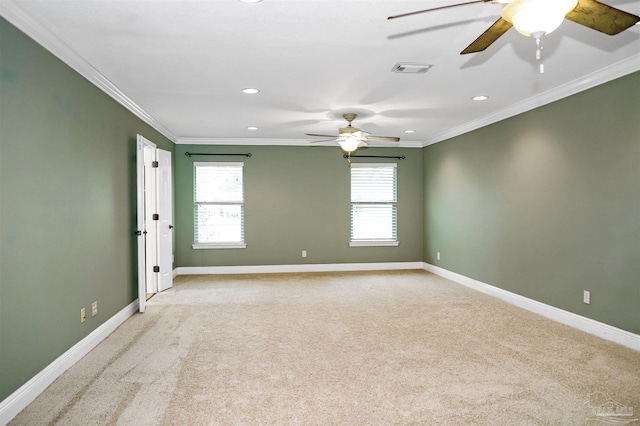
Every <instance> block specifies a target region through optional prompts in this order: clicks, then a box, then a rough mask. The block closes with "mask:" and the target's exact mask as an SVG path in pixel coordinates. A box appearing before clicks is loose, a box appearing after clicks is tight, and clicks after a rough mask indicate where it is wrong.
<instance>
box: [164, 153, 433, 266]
mask: <svg viewBox="0 0 640 426" xmlns="http://www.w3.org/2000/svg"><path fill="white" fill-rule="evenodd" d="M185 151H186V152H195V153H244V152H250V153H251V154H252V156H251V157H250V158H244V157H204V156H202V157H196V156H193V157H191V158H189V157H187V156H185V155H184V152H185ZM362 155H405V156H406V159H405V160H379V159H357V160H356V159H354V160H353V161H359V162H363V161H387V162H389V161H393V162H397V164H398V240H399V241H400V245H399V246H398V247H349V235H350V201H349V200H350V198H349V197H350V186H349V185H350V178H349V176H350V174H349V170H350V169H349V163H348V162H347V160H346V159H344V158H343V157H342V151H341V150H340V149H339V148H338V147H291V146H269V147H266V146H202V145H178V146H176V173H175V176H176V177H175V184H176V220H175V221H176V265H177V266H220V265H225V266H227V265H293V264H303V263H367V262H420V261H422V222H423V219H422V218H423V208H422V206H423V203H422V199H423V192H424V190H423V186H422V154H421V151H420V150H419V149H399V148H392V149H388V148H384V149H382V148H376V149H373V148H370V149H367V150H365V151H363V152H362ZM194 161H244V162H245V166H244V185H245V240H246V243H247V248H246V249H225V250H220V249H215V250H194V249H192V248H191V244H192V243H193V162H194ZM302 250H307V253H308V255H307V258H302V256H301V252H302Z"/></svg>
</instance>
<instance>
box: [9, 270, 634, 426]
mask: <svg viewBox="0 0 640 426" xmlns="http://www.w3.org/2000/svg"><path fill="white" fill-rule="evenodd" d="M616 410H617V411H616ZM631 410H634V413H633V414H631ZM639 413H640V353H638V352H635V351H633V350H631V349H628V348H625V347H623V346H619V345H617V344H614V343H609V342H607V341H605V340H602V339H599V338H597V337H593V336H591V335H588V334H585V333H582V332H580V331H577V330H574V329H571V328H569V327H566V326H563V325H560V324H557V323H554V322H552V321H549V320H546V319H544V318H542V317H540V316H537V315H535V314H532V313H530V312H527V311H524V310H521V309H518V308H515V307H513V306H510V305H508V304H506V303H504V302H501V301H499V300H497V299H493V298H491V297H488V296H486V295H483V294H480V293H477V292H475V291H472V290H470V289H467V288H465V287H462V286H459V285H457V284H454V283H452V282H450V281H447V280H444V279H442V278H439V277H437V276H435V275H432V274H429V273H427V272H423V271H400V272H376V273H327V274H268V275H256V276H251V275H242V276H230V275H227V276H180V277H178V279H177V280H176V283H175V287H174V288H173V289H171V290H168V291H166V292H164V293H162V294H158V295H156V296H154V297H153V298H152V299H151V300H150V301H149V304H148V309H147V313H145V314H142V315H134V316H133V317H131V318H130V319H129V320H127V321H126V322H125V323H124V324H123V325H122V326H120V327H119V328H118V330H116V332H115V333H113V334H112V335H111V336H109V337H108V338H107V339H106V340H105V341H104V342H102V343H101V344H100V345H99V346H98V347H97V348H96V349H94V350H93V351H92V352H91V353H89V354H88V355H87V356H86V357H85V358H83V359H82V360H81V361H80V362H79V363H78V364H76V365H75V366H74V367H72V368H71V369H70V370H69V371H67V372H66V373H65V374H64V375H63V376H61V377H60V378H59V379H58V380H56V381H55V382H54V383H53V384H52V385H51V386H50V387H49V388H48V389H47V390H46V391H45V392H44V393H43V394H42V395H41V396H40V397H38V398H37V399H36V401H34V402H33V403H32V404H31V405H30V406H29V407H27V408H26V409H25V410H24V411H23V412H22V413H20V414H19V415H18V416H17V417H16V418H15V419H14V421H13V422H12V424H16V425H18V424H21V425H41V424H61V425H105V424H124V425H146V424H148V425H157V424H175V425H216V424H245V425H271V424H284V425H286V424H297V425H332V424H333V425H338V424H339V425H379V424H430V425H433V424H447V425H449V424H491V425H495V424H498V425H513V424H553V425H560V424H563V425H565V424H572V425H573V424H611V423H603V422H604V421H617V422H618V423H615V424H624V422H628V421H630V420H633V419H637V418H638V414H639ZM620 422H622V423H620Z"/></svg>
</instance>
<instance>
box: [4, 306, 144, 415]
mask: <svg viewBox="0 0 640 426" xmlns="http://www.w3.org/2000/svg"><path fill="white" fill-rule="evenodd" d="M137 311H138V299H136V300H135V301H133V302H131V303H130V304H129V305H127V306H126V307H125V308H124V309H122V310H121V311H120V312H118V313H117V314H115V315H114V316H112V317H111V318H109V319H108V320H107V321H105V322H104V323H103V324H102V325H100V326H99V327H98V328H96V329H95V330H93V331H92V332H91V333H90V334H89V335H88V336H87V337H85V338H84V339H82V340H81V341H79V342H78V343H76V344H75V345H73V346H72V347H71V348H70V349H69V350H67V351H66V352H65V353H63V354H62V355H60V356H59V357H58V358H56V359H55V360H54V361H53V362H52V363H51V364H49V365H48V366H46V367H45V368H44V369H43V370H42V371H40V372H39V373H38V374H36V375H35V376H33V377H32V378H31V380H29V381H28V382H27V383H25V384H24V385H22V386H21V387H20V388H19V389H18V390H16V391H15V392H13V393H12V394H11V395H9V396H8V397H7V398H6V399H5V400H4V401H2V402H0V425H6V424H7V423H9V422H10V421H11V419H13V418H14V417H15V416H17V415H18V413H20V411H22V410H23V409H24V408H25V407H26V406H27V405H29V404H30V403H31V402H32V401H33V400H34V399H36V397H38V395H40V394H41V393H42V392H43V391H44V390H45V389H46V388H47V387H48V386H49V385H50V384H51V383H53V381H54V380H55V379H57V378H58V377H60V375H61V374H62V373H64V372H65V371H67V369H69V368H70V367H71V366H73V365H74V364H75V363H76V362H78V361H80V359H82V357H84V356H85V355H86V354H88V353H89V352H90V351H91V350H92V349H93V348H95V347H96V346H97V345H98V343H100V342H101V341H103V340H104V339H105V338H106V337H107V336H108V335H109V334H111V333H112V332H113V331H114V330H115V329H116V328H118V326H120V324H122V323H123V322H125V321H126V320H127V319H128V318H129V317H130V316H131V315H133V314H135V313H136V312H137Z"/></svg>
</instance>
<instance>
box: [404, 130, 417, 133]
mask: <svg viewBox="0 0 640 426" xmlns="http://www.w3.org/2000/svg"><path fill="white" fill-rule="evenodd" d="M404 132H405V133H415V132H416V131H415V130H405V131H404Z"/></svg>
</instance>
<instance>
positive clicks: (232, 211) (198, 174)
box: [193, 162, 245, 248]
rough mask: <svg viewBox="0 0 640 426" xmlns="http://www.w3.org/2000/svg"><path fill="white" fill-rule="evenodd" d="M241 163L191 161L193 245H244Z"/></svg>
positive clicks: (202, 246) (204, 246)
mask: <svg viewBox="0 0 640 426" xmlns="http://www.w3.org/2000/svg"><path fill="white" fill-rule="evenodd" d="M243 167H244V163H230V162H225V163H194V164H193V170H194V186H193V189H194V196H193V199H194V215H193V217H194V234H195V235H194V248H227V247H245V245H244V188H243V173H242V172H243Z"/></svg>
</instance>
